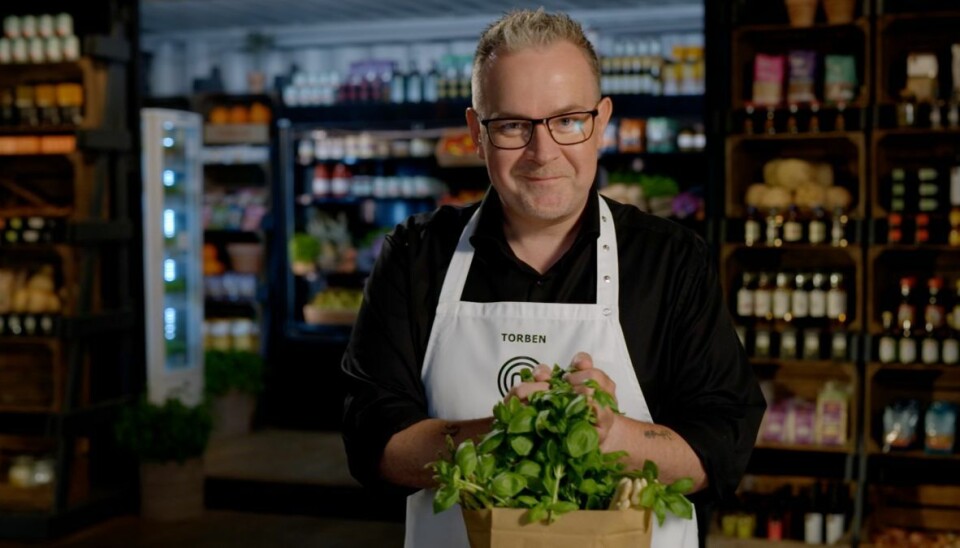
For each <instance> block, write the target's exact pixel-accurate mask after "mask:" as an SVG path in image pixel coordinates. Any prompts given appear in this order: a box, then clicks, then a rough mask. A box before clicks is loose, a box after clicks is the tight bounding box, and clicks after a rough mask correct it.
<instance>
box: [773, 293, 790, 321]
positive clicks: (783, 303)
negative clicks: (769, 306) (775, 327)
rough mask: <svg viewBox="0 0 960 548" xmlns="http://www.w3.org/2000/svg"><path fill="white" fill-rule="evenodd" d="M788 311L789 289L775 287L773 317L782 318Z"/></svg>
mask: <svg viewBox="0 0 960 548" xmlns="http://www.w3.org/2000/svg"><path fill="white" fill-rule="evenodd" d="M789 313H790V291H789V290H786V289H776V290H774V292H773V317H774V318H776V319H778V320H779V319H783V318H785V317H786V316H787V314H789Z"/></svg>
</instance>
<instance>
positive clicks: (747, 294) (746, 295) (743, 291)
mask: <svg viewBox="0 0 960 548" xmlns="http://www.w3.org/2000/svg"><path fill="white" fill-rule="evenodd" d="M753 300H754V297H753V290H750V289H747V288H745V287H742V288H740V290H739V291H737V315H738V316H740V317H743V318H749V317H751V316H753Z"/></svg>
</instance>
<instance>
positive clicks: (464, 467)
mask: <svg viewBox="0 0 960 548" xmlns="http://www.w3.org/2000/svg"><path fill="white" fill-rule="evenodd" d="M454 461H456V463H457V466H459V467H460V471H461V472H462V473H463V475H464V476H472V475H473V472H474V471H475V470H476V469H477V448H476V446H474V445H473V440H465V441H464V442H463V443H461V444H460V447H458V448H457V454H456V455H455V456H454Z"/></svg>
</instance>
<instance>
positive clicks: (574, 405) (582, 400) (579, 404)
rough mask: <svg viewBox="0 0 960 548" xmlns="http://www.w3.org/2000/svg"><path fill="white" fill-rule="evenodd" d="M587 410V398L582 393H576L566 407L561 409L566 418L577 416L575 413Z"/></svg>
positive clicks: (578, 413)
mask: <svg viewBox="0 0 960 548" xmlns="http://www.w3.org/2000/svg"><path fill="white" fill-rule="evenodd" d="M586 410H587V398H586V396H584V395H583V394H579V395H577V397H576V398H573V400H571V401H570V403H568V404H567V408H566V409H564V410H563V414H564V416H566V417H567V418H568V419H574V418H577V415H580V414H581V413H583V412H584V411H586Z"/></svg>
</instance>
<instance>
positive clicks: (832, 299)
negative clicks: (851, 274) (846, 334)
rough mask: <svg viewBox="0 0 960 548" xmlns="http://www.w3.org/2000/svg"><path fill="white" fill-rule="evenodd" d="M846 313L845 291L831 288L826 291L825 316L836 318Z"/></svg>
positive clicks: (844, 315)
mask: <svg viewBox="0 0 960 548" xmlns="http://www.w3.org/2000/svg"><path fill="white" fill-rule="evenodd" d="M846 315H847V292H846V291H843V290H831V291H828V292H827V317H828V318H831V319H837V318H840V317H841V316H843V317H846Z"/></svg>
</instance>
